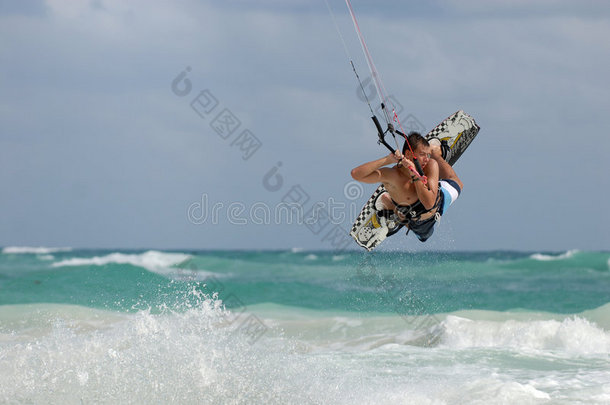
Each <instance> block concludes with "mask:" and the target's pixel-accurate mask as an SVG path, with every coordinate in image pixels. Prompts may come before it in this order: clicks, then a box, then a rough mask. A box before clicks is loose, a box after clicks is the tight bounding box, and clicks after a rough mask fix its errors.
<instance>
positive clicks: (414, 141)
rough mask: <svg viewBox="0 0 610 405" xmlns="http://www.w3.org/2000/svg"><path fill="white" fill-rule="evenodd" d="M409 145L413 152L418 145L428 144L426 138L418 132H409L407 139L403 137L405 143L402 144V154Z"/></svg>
mask: <svg viewBox="0 0 610 405" xmlns="http://www.w3.org/2000/svg"><path fill="white" fill-rule="evenodd" d="M407 141H408V142H407ZM409 145H411V148H413V152H415V149H417V147H418V146H419V145H424V146H430V144H429V143H428V140H427V139H426V138H424V137H423V136H421V134H420V133H419V132H409V135H407V139H405V143H404V144H403V145H402V154H403V155H404V154H405V153H406V152H407V151H408V150H409Z"/></svg>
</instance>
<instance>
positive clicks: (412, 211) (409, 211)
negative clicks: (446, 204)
mask: <svg viewBox="0 0 610 405" xmlns="http://www.w3.org/2000/svg"><path fill="white" fill-rule="evenodd" d="M441 194H442V191H441V189H440V187H439V190H438V193H437V194H436V201H434V205H433V206H432V208H430V209H426V207H424V204H422V202H421V201H419V200H417V201H416V202H414V203H413V204H411V205H408V204H407V205H400V204H398V203H397V202H396V201H394V200H393V199H392V202H393V203H394V205H395V206H396V211H398V212H399V213H401V214H402V215H404V216H405V219H404V220H403V221H400V222H401V223H402V224H403V225H409V224H410V223H412V222H416V221H420V219H421V216H422V215H424V214H426V213H428V212H430V211H432V210H434V209H435V208H439V207H442V205H441V198H442V196H441ZM437 214H438V215H435V216H433V217H431V218H429V219H434V220H436V221H438V220H440V216H441V215H442V214H443V213H442V212H441V211H440V209H439V210H437ZM437 217H438V218H437ZM427 220H428V219H426V221H427Z"/></svg>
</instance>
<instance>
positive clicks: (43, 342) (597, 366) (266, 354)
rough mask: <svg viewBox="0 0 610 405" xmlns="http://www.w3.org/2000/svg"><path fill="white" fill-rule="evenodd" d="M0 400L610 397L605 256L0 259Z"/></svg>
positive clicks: (112, 253)
mask: <svg viewBox="0 0 610 405" xmlns="http://www.w3.org/2000/svg"><path fill="white" fill-rule="evenodd" d="M0 403H2V404H51V403H53V404H83V403H84V404H88V403H102V404H106V403H107V404H116V403H129V404H131V403H133V404H152V403H183V404H515V403H519V404H520V405H522V404H610V253H608V252H582V251H568V252H527V253H524V252H478V253H466V252H464V253H459V252H458V253H440V252H427V253H392V252H378V253H373V254H371V253H363V252H345V253H341V254H333V253H330V252H307V251H300V250H297V249H294V250H291V251H273V252H271V251H171V252H170V251H163V252H162V251H145V250H143V251H123V250H73V249H70V248H26V247H5V248H4V249H2V251H1V253H0Z"/></svg>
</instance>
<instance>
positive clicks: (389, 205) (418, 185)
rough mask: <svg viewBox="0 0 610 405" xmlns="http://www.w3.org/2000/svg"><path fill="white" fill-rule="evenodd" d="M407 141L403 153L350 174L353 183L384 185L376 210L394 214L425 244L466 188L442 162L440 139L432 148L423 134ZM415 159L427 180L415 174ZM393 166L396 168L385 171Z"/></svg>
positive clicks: (394, 154) (415, 134)
mask: <svg viewBox="0 0 610 405" xmlns="http://www.w3.org/2000/svg"><path fill="white" fill-rule="evenodd" d="M408 140H409V143H407V142H406V141H405V144H404V145H403V147H402V153H401V152H399V151H398V150H397V151H395V152H394V153H390V154H389V155H387V156H386V157H383V158H381V159H377V160H374V161H372V162H368V163H365V164H363V165H360V166H358V167H356V168H354V169H353V170H352V173H351V174H352V177H353V178H354V180H357V181H361V182H363V183H383V185H384V186H385V188H386V190H387V192H386V193H383V194H381V195H380V196H379V198H378V199H377V203H376V204H375V205H376V208H377V209H378V210H379V211H381V212H383V210H393V211H394V212H395V213H396V214H397V216H398V218H399V219H400V220H401V222H402V223H403V224H405V225H406V226H407V227H408V228H409V229H410V230H411V231H413V233H415V234H416V235H417V237H418V238H419V240H420V241H422V242H425V241H426V240H427V239H428V238H429V237H430V236H432V233H433V232H434V225H435V223H436V222H437V221H439V220H440V218H441V215H442V214H443V213H444V212H445V210H446V209H447V208H448V207H449V206H450V205H451V204H452V203H453V202H454V201H455V200H456V199H457V198H458V197H459V195H460V193H461V191H462V188H463V187H464V184H463V183H462V181H461V180H460V179H459V178H458V176H457V174H456V173H455V171H454V170H453V168H452V167H451V166H450V165H449V164H448V163H447V162H446V161H445V159H443V156H442V152H441V143H440V141H439V140H438V139H433V140H432V141H431V142H432V143H433V145H432V146H431V145H430V143H429V142H428V141H427V140H426V139H425V138H424V137H422V136H421V134H419V133H417V132H411V133H410V134H409V136H408ZM408 145H411V148H412V149H413V153H411V151H410V150H409V146H408ZM414 155H415V157H416V158H417V160H418V161H419V163H420V165H421V167H422V169H423V171H424V177H420V176H419V175H417V172H416V171H415V164H414V163H413V160H414ZM391 164H394V166H393V167H384V166H388V165H391ZM426 180H427V181H426ZM439 191H440V192H439Z"/></svg>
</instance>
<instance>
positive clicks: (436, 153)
mask: <svg viewBox="0 0 610 405" xmlns="http://www.w3.org/2000/svg"><path fill="white" fill-rule="evenodd" d="M431 155H432V156H431V157H432V159H434V160H436V163H438V178H439V179H441V180H442V179H446V180H453V181H455V182H456V183H457V184H458V185H459V186H460V189H462V190H463V189H464V183H462V180H460V178H459V177H458V175H457V173H456V172H455V170H453V167H451V165H450V164H449V163H447V162H446V161H445V159H443V155H442V154H441V147H440V146H437V145H432V148H431Z"/></svg>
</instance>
